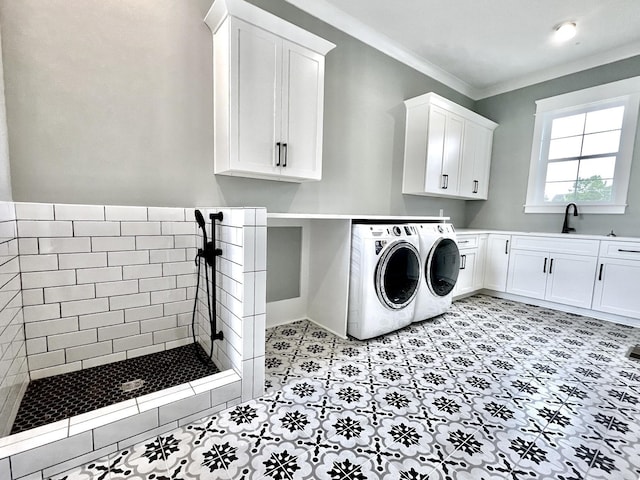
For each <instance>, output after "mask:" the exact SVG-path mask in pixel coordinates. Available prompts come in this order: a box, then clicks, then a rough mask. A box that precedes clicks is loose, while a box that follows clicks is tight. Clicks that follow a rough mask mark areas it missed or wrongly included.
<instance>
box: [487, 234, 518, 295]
mask: <svg viewBox="0 0 640 480" xmlns="http://www.w3.org/2000/svg"><path fill="white" fill-rule="evenodd" d="M510 242H511V235H502V234H495V233H490V234H489V238H488V239H487V254H486V259H485V266H484V282H483V287H484V288H488V289H489V290H495V291H496V292H504V291H505V290H506V289H507V273H508V270H509V250H510V245H509V243H510Z"/></svg>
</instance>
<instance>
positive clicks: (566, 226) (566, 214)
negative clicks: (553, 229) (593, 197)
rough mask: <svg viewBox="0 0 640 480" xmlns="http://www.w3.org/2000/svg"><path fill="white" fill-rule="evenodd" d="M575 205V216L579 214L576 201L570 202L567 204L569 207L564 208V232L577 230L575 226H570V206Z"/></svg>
mask: <svg viewBox="0 0 640 480" xmlns="http://www.w3.org/2000/svg"><path fill="white" fill-rule="evenodd" d="M571 205H573V216H574V217H577V216H578V206H577V205H576V204H575V203H570V204H569V205H567V208H566V209H565V210H564V223H563V224H562V233H569V232H575V231H576V229H575V228H571V227H570V226H569V208H570V207H571Z"/></svg>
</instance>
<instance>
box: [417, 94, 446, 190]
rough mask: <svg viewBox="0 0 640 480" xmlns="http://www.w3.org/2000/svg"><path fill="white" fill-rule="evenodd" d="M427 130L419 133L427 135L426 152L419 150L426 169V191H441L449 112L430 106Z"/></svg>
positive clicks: (424, 169)
mask: <svg viewBox="0 0 640 480" xmlns="http://www.w3.org/2000/svg"><path fill="white" fill-rule="evenodd" d="M426 127H427V130H426V132H425V131H422V132H420V133H419V135H422V136H424V135H426V138H427V142H426V152H425V151H422V152H419V155H420V157H421V161H422V164H423V165H425V161H426V165H425V167H423V171H424V191H425V192H430V193H441V192H442V187H443V186H444V182H443V177H442V168H443V164H444V146H445V134H446V129H447V112H445V111H444V110H443V109H441V108H438V107H436V106H433V105H432V106H431V107H430V108H429V117H428V120H427V123H426ZM425 155H426V158H425Z"/></svg>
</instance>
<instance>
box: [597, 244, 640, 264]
mask: <svg viewBox="0 0 640 480" xmlns="http://www.w3.org/2000/svg"><path fill="white" fill-rule="evenodd" d="M600 256H601V257H607V258H628V259H631V260H640V242H620V241H618V242H612V241H609V240H607V241H603V242H601V243H600Z"/></svg>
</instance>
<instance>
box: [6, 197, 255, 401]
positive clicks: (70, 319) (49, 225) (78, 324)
mask: <svg viewBox="0 0 640 480" xmlns="http://www.w3.org/2000/svg"><path fill="white" fill-rule="evenodd" d="M257 210H258V211H259V212H258V213H256V209H243V208H229V209H222V211H223V215H224V220H223V221H222V222H221V223H220V226H219V227H218V232H219V235H218V237H219V240H220V242H219V246H220V247H221V248H222V249H223V252H224V253H223V256H222V257H220V258H219V259H218V262H219V265H220V267H221V268H223V270H224V273H220V274H219V275H218V278H219V282H218V292H217V297H218V310H219V315H220V317H221V321H220V323H221V327H220V328H221V329H222V330H223V331H225V333H227V338H228V339H229V340H226V339H225V340H224V341H223V342H216V344H217V345H215V348H214V354H215V357H214V361H215V362H216V363H217V364H218V367H219V368H220V369H221V370H225V369H227V368H234V369H235V370H236V371H237V372H238V373H241V372H242V360H247V359H252V361H253V358H254V357H253V350H254V348H253V345H254V344H262V343H264V342H263V340H262V341H261V340H260V339H259V338H252V339H251V340H245V342H244V344H245V346H244V347H243V345H242V343H243V342H242V341H241V340H239V339H242V334H243V327H242V325H243V322H244V323H247V324H253V323H254V322H255V321H256V320H255V315H256V314H258V313H264V311H263V312H257V311H256V308H258V309H259V308H260V307H258V304H261V305H263V304H264V301H262V302H260V301H258V302H256V301H255V300H254V296H255V291H256V286H255V285H254V283H255V275H256V273H255V272H256V271H257V268H256V265H258V266H259V268H260V269H261V270H265V269H266V263H265V262H264V261H263V262H262V263H260V262H259V258H263V257H264V251H265V249H266V247H264V246H262V247H261V249H262V250H260V249H259V248H257V246H256V239H257V238H265V237H266V213H265V212H264V209H257ZM204 211H205V217H206V218H207V221H208V220H209V217H208V214H209V213H210V212H214V211H218V209H204ZM15 212H16V216H15V220H17V222H16V221H14V225H15V224H17V236H18V237H19V239H20V241H19V242H17V241H16V239H15V237H14V238H13V242H14V248H15V249H17V248H18V247H20V248H22V249H23V251H21V252H20V254H21V256H20V266H21V272H22V285H23V289H24V291H25V293H24V298H25V307H24V321H25V324H26V331H25V333H26V339H27V342H28V345H29V347H30V350H29V351H28V352H27V354H28V360H29V366H30V368H29V370H30V372H31V378H32V379H36V378H41V377H45V376H49V375H55V374H58V373H61V372H68V371H73V370H78V369H81V368H89V367H92V366H95V365H97V364H100V363H104V362H103V361H102V360H101V359H113V361H118V360H121V359H122V358H123V357H124V358H131V357H134V356H139V355H144V354H147V353H152V352H155V351H160V350H164V349H166V348H173V347H177V346H180V345H184V344H185V343H188V342H189V339H190V338H191V337H192V332H191V321H190V316H191V315H190V314H191V312H192V309H193V299H194V295H195V285H196V276H195V272H196V270H195V265H194V261H193V260H194V258H195V255H196V252H197V246H199V245H200V244H201V237H200V236H197V235H198V234H199V232H198V230H199V229H198V228H197V224H196V222H195V218H194V214H193V210H192V209H185V208H164V207H163V208H160V207H124V206H99V205H59V204H54V205H51V204H36V203H16V204H15ZM257 218H262V219H263V220H262V224H261V225H258V226H256V219H257ZM12 221H13V219H12ZM210 233H211V232H210V231H209V234H210ZM245 243H246V245H245ZM258 250H260V252H259V253H256V252H258ZM16 267H17V263H16ZM16 271H17V270H16ZM202 276H203V278H204V271H203V272H202ZM245 278H251V284H250V285H249V284H247V280H245ZM245 284H247V286H246V288H245ZM200 290H201V291H200V302H199V304H200V305H199V306H200V308H199V317H200V322H199V325H200V329H199V331H198V332H197V333H198V337H199V339H200V342H201V344H202V345H203V347H205V348H207V349H209V347H210V341H209V333H210V332H209V325H208V321H205V318H206V317H204V310H203V309H202V307H204V306H206V304H205V303H204V302H205V301H206V291H205V289H204V281H203V282H202V283H201V289H200ZM245 290H246V292H245ZM244 302H246V303H247V304H246V305H243V303H244ZM262 308H263V309H264V306H263V307H262ZM245 330H246V329H245ZM262 330H264V328H263V329H262ZM246 331H251V332H252V333H253V329H251V330H246ZM200 333H203V335H200ZM23 343H24V342H23ZM246 345H251V346H252V347H251V348H247V347H246ZM22 348H23V350H24V345H23V346H22ZM247 355H249V356H247ZM251 383H254V382H253V380H251ZM258 394H259V393H256V395H258ZM248 396H252V397H253V396H254V395H253V392H243V398H244V397H246V398H248Z"/></svg>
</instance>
